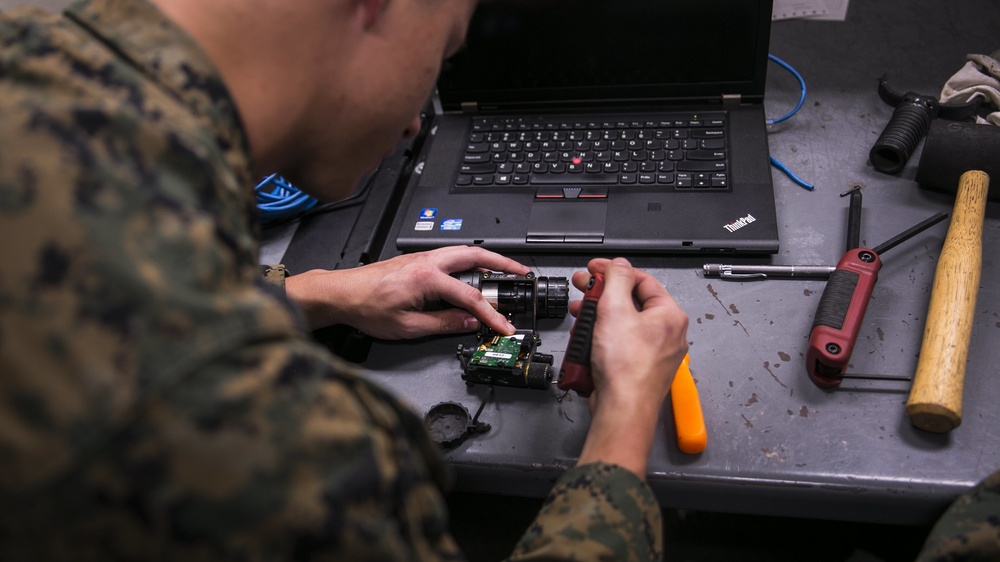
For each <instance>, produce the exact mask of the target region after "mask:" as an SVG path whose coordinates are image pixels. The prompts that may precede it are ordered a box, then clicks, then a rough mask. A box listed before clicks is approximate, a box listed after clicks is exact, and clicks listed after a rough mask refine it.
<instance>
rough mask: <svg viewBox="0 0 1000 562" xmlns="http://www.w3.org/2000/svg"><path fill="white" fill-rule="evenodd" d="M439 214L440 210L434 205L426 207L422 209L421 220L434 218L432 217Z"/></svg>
mask: <svg viewBox="0 0 1000 562" xmlns="http://www.w3.org/2000/svg"><path fill="white" fill-rule="evenodd" d="M437 214H438V210H437V209H435V208H434V207H428V208H426V209H420V219H421V220H428V219H432V218H434V217H436V216H437Z"/></svg>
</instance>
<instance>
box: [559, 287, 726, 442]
mask: <svg viewBox="0 0 1000 562" xmlns="http://www.w3.org/2000/svg"><path fill="white" fill-rule="evenodd" d="M603 292H604V276H603V275H602V274H600V273H595V274H593V275H592V276H591V277H590V281H588V282H587V288H586V289H585V290H584V292H583V305H582V306H581V307H580V314H578V315H577V317H576V322H575V323H574V324H573V331H572V333H571V334H570V338H569V344H568V345H567V346H566V355H565V357H564V359H563V363H562V367H561V368H560V369H559V382H558V383H557V386H558V387H559V388H560V389H561V390H565V391H567V392H569V391H570V390H574V391H576V393H577V394H578V395H580V396H583V397H587V396H590V394H591V393H592V392H593V391H594V379H593V378H592V377H591V374H590V347H591V342H592V341H593V338H594V324H595V323H596V322H597V302H598V300H600V298H601V294H602V293H603ZM690 360H691V358H690V357H689V356H688V355H684V359H683V360H682V361H681V365H680V367H678V369H677V373H676V374H675V375H674V380H673V382H672V383H671V385H670V399H671V404H672V405H673V410H674V426H675V429H676V431H677V447H678V449H680V450H681V452H683V453H687V454H689V455H693V454H697V453H700V452H702V451H704V450H705V446H706V445H707V443H708V432H707V431H706V430H705V419H704V416H703V415H702V410H701V401H700V400H699V398H698V388H697V387H696V386H695V383H694V379H693V378H692V376H691V371H690V368H689V364H690Z"/></svg>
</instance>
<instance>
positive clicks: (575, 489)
mask: <svg viewBox="0 0 1000 562" xmlns="http://www.w3.org/2000/svg"><path fill="white" fill-rule="evenodd" d="M662 556H663V523H662V520H661V514H660V506H659V504H658V503H657V501H656V497H655V496H654V495H653V492H652V490H651V489H650V488H649V486H647V485H646V483H645V482H643V481H642V480H641V479H639V477H638V476H636V475H635V474H633V473H632V472H630V471H628V470H626V469H624V468H622V467H620V466H616V465H611V464H604V463H593V464H586V465H582V466H577V467H574V468H572V469H570V470H568V471H566V473H565V474H563V475H562V476H561V477H560V478H559V480H558V481H557V482H556V484H555V486H554V487H553V488H552V491H551V492H550V493H549V496H548V497H547V498H546V500H545V502H544V504H543V507H542V510H541V511H540V512H539V514H538V517H536V518H535V521H534V522H533V523H532V525H531V527H529V528H528V530H527V532H526V533H525V534H524V536H523V537H522V538H521V540H520V541H519V542H518V544H517V546H516V548H515V549H514V553H513V554H512V555H511V557H510V560H512V561H518V562H521V561H531V560H577V561H585V560H607V561H612V560H613V561H618V562H640V561H648V560H660V559H661V558H662Z"/></svg>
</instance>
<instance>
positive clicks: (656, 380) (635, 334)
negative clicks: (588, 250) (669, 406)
mask: <svg viewBox="0 0 1000 562" xmlns="http://www.w3.org/2000/svg"><path fill="white" fill-rule="evenodd" d="M587 269H588V270H589V273H587V272H577V273H575V274H574V275H573V284H574V285H575V286H576V287H577V288H578V289H580V290H581V291H582V290H584V288H585V287H586V285H587V281H588V280H589V279H590V276H591V275H592V274H593V273H603V274H604V292H603V293H602V294H601V298H600V301H598V304H597V322H596V324H595V325H594V336H593V342H592V343H591V356H590V366H591V374H592V376H593V377H594V392H593V394H591V397H590V409H591V413H592V421H591V425H590V430H589V432H588V433H587V439H586V441H585V442H584V445H583V450H582V451H581V453H580V459H579V463H580V464H585V463H589V462H596V461H603V462H608V463H613V464H618V465H621V466H624V467H625V468H628V469H629V470H631V471H633V472H635V473H636V474H638V475H639V476H640V477H641V478H645V475H646V464H647V461H648V457H649V451H650V449H651V448H652V445H653V438H654V437H655V435H656V422H657V420H658V419H659V414H660V408H661V406H662V404H663V401H664V399H666V397H667V393H668V392H669V391H670V384H671V383H672V382H673V379H674V373H675V372H676V371H677V368H678V367H679V366H680V363H681V360H682V359H683V358H684V354H685V353H687V349H688V343H687V325H688V317H687V314H686V313H685V312H684V311H683V310H681V309H680V307H678V306H677V303H675V302H674V300H673V298H671V297H670V294H669V293H667V291H666V289H664V288H663V286H662V285H661V284H660V283H659V282H658V281H657V280H656V278H654V277H653V276H652V275H650V274H648V273H646V272H644V271H642V270H639V269H634V268H633V267H632V265H631V264H630V263H629V262H628V261H627V260H625V259H624V258H615V259H614V260H607V259H594V260H591V261H590V263H589V264H588V265H587ZM580 306H581V302H580V301H575V302H573V303H572V304H571V305H570V312H571V313H572V314H573V315H574V316H575V315H576V314H578V313H579V311H580Z"/></svg>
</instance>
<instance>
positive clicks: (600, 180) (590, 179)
mask: <svg viewBox="0 0 1000 562" xmlns="http://www.w3.org/2000/svg"><path fill="white" fill-rule="evenodd" d="M531 183H532V184H533V185H572V184H591V185H593V184H615V183H618V174H572V175H571V174H531Z"/></svg>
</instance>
